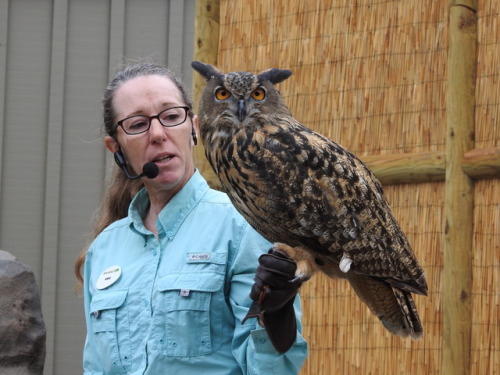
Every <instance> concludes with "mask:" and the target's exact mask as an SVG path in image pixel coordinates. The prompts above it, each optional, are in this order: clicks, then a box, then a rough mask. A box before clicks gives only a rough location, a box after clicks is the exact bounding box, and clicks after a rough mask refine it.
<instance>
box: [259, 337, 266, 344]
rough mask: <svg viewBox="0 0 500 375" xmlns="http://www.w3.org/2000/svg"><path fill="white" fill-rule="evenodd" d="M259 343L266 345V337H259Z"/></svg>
mask: <svg viewBox="0 0 500 375" xmlns="http://www.w3.org/2000/svg"><path fill="white" fill-rule="evenodd" d="M257 341H258V342H259V344H265V343H266V339H265V337H259V339H258V340H257Z"/></svg>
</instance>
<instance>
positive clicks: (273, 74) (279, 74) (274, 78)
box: [258, 68, 292, 85]
mask: <svg viewBox="0 0 500 375" xmlns="http://www.w3.org/2000/svg"><path fill="white" fill-rule="evenodd" d="M291 75H292V71H291V70H288V69H277V68H272V69H268V70H265V71H263V72H262V73H260V74H259V75H258V77H259V80H262V81H270V82H271V83H272V84H274V85H275V84H277V83H280V82H283V81H284V80H285V79H287V78H288V77H290V76H291Z"/></svg>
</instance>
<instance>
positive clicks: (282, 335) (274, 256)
mask: <svg viewBox="0 0 500 375" xmlns="http://www.w3.org/2000/svg"><path fill="white" fill-rule="evenodd" d="M296 269H297V265H296V264H295V262H294V261H293V260H292V259H291V258H290V257H288V256H287V255H285V254H283V253H282V252H279V251H273V250H272V249H271V250H270V251H269V253H268V254H263V255H261V256H260V257H259V266H258V267H257V270H256V271H255V278H254V280H255V283H254V285H253V286H252V290H251V291H250V298H251V299H252V300H253V301H254V302H253V303H252V305H251V306H250V309H249V311H248V313H247V315H246V316H245V318H244V319H243V321H242V323H245V321H246V320H247V319H248V318H258V319H259V323H261V325H263V326H264V327H265V329H266V331H267V334H268V336H269V339H270V340H271V342H272V344H273V345H274V347H275V348H276V350H277V351H278V352H279V353H285V352H286V351H287V350H288V349H290V347H291V346H292V345H293V343H294V341H295V338H296V336H297V322H296V320H295V310H294V308H293V301H294V299H295V296H296V295H297V292H298V290H299V288H300V286H301V284H302V282H300V281H295V279H294V277H295V270H296ZM292 280H294V281H292Z"/></svg>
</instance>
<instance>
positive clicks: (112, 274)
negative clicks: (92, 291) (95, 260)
mask: <svg viewBox="0 0 500 375" xmlns="http://www.w3.org/2000/svg"><path fill="white" fill-rule="evenodd" d="M121 274H122V269H121V267H120V266H111V267H109V268H106V269H105V270H104V271H103V273H101V276H99V278H98V279H97V282H96V284H95V286H96V288H97V289H99V290H101V289H106V288H107V287H109V286H111V285H113V284H114V283H115V282H116V281H117V280H118V279H119V278H120V276H121Z"/></svg>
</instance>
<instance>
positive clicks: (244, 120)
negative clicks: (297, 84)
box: [191, 61, 292, 137]
mask: <svg viewBox="0 0 500 375" xmlns="http://www.w3.org/2000/svg"><path fill="white" fill-rule="evenodd" d="M191 66H192V67H193V69H194V70H196V71H197V72H198V73H200V74H201V75H202V76H203V77H205V79H206V80H207V84H206V86H205V88H204V90H203V92H202V95H201V99H200V106H199V111H198V112H199V119H200V129H201V133H202V137H203V133H204V132H206V131H209V129H208V128H211V129H210V130H211V131H214V130H217V131H219V132H220V131H222V130H223V129H224V128H226V129H228V128H230V127H232V128H233V129H234V127H242V126H258V124H259V123H262V122H264V121H269V118H268V117H269V116H274V115H278V114H289V110H288V108H287V107H286V105H285V103H284V101H283V99H282V98H281V96H280V94H279V91H278V90H277V89H276V88H275V87H274V85H275V84H277V83H280V82H282V81H284V80H285V79H287V78H288V77H290V75H291V74H292V72H291V71H290V70H284V69H277V68H272V69H269V70H266V71H263V72H261V73H259V74H253V73H249V72H231V73H226V74H223V73H221V72H220V71H219V70H217V69H216V68H215V67H213V66H212V65H209V64H204V63H201V62H199V61H193V62H192V63H191Z"/></svg>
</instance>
